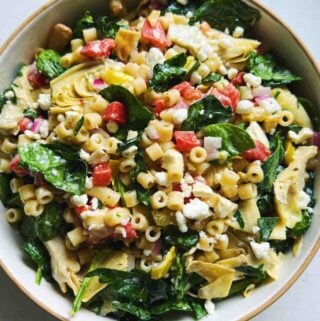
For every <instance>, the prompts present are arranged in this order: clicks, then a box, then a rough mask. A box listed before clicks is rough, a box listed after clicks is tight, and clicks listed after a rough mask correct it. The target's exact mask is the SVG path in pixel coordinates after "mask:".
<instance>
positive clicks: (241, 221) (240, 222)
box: [233, 211, 245, 228]
mask: <svg viewBox="0 0 320 321" xmlns="http://www.w3.org/2000/svg"><path fill="white" fill-rule="evenodd" d="M233 216H234V217H235V218H236V220H237V222H238V223H239V226H240V227H241V228H244V226H245V225H244V220H243V217H242V214H241V212H240V211H236V212H235V214H234V215H233Z"/></svg>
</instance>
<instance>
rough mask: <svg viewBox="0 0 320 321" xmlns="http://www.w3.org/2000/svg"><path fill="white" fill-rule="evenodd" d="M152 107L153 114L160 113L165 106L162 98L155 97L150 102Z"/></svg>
mask: <svg viewBox="0 0 320 321" xmlns="http://www.w3.org/2000/svg"><path fill="white" fill-rule="evenodd" d="M152 107H153V108H154V109H153V110H154V112H155V114H160V113H161V112H162V111H163V110H165V109H166V107H167V106H166V103H165V101H164V99H163V98H157V99H155V100H154V101H153V102H152Z"/></svg>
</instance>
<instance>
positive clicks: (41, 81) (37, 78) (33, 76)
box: [28, 69, 47, 88]
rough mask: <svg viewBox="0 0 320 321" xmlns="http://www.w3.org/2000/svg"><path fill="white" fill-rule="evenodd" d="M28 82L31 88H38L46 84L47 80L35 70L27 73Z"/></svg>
mask: <svg viewBox="0 0 320 321" xmlns="http://www.w3.org/2000/svg"><path fill="white" fill-rule="evenodd" d="M28 81H29V83H30V85H31V86H32V87H33V88H40V87H43V86H45V85H46V84H47V78H46V77H45V76H44V75H42V74H41V73H40V72H39V71H38V70H36V69H34V70H32V71H30V72H29V74H28Z"/></svg>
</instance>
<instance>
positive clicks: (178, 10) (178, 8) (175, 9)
mask: <svg viewBox="0 0 320 321" xmlns="http://www.w3.org/2000/svg"><path fill="white" fill-rule="evenodd" d="M199 2H204V1H196V0H188V1H187V4H186V5H183V4H181V3H179V2H178V1H176V0H173V1H169V4H168V6H167V7H166V8H165V10H164V11H165V12H172V13H174V14H177V15H182V16H185V15H186V14H187V13H188V12H191V13H192V12H194V11H195V10H196V8H197V7H198V6H199Z"/></svg>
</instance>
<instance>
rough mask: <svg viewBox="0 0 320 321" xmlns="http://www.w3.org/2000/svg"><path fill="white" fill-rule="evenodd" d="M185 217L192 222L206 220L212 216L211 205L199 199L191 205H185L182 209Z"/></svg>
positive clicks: (194, 200) (192, 201)
mask: <svg viewBox="0 0 320 321" xmlns="http://www.w3.org/2000/svg"><path fill="white" fill-rule="evenodd" d="M182 212H183V215H184V216H185V217H187V218H189V219H191V220H204V219H206V218H207V217H209V216H211V215H212V213H211V212H210V210H209V205H208V204H207V203H205V202H203V201H200V200H199V199H198V198H195V199H193V200H191V202H190V203H188V204H185V205H184V206H183V208H182Z"/></svg>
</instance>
